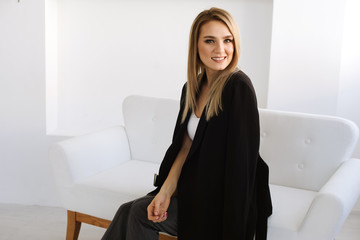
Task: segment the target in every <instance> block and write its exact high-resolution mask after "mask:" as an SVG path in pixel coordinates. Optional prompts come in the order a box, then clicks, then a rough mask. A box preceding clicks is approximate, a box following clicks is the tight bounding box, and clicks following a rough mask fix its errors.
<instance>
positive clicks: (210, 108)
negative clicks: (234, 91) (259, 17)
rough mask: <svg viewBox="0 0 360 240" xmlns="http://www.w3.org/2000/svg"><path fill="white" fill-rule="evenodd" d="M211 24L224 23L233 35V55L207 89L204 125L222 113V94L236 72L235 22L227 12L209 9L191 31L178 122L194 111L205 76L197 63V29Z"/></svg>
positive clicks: (195, 22) (198, 17) (237, 58)
mask: <svg viewBox="0 0 360 240" xmlns="http://www.w3.org/2000/svg"><path fill="white" fill-rule="evenodd" d="M214 20H215V21H220V22H222V23H224V24H225V25H226V26H227V27H228V29H229V31H230V32H231V34H232V35H233V39H234V40H233V44H234V53H233V58H232V61H231V62H230V64H229V65H228V66H227V67H226V68H225V69H224V70H221V71H219V72H218V74H217V76H216V77H215V80H214V81H213V82H212V85H211V86H210V92H209V98H208V101H207V104H206V107H205V108H206V112H205V113H206V120H207V121H209V120H210V118H211V117H213V116H214V115H218V114H219V112H220V111H221V110H222V103H221V96H222V91H223V89H224V86H225V84H226V82H227V80H228V79H229V77H230V76H231V74H232V73H233V72H234V71H235V70H236V69H237V63H238V60H239V55H240V34H239V29H238V26H237V24H236V22H235V20H234V19H233V17H232V16H231V15H230V14H229V13H228V12H227V11H225V10H223V9H219V8H211V9H209V10H205V11H203V12H201V13H200V14H199V15H198V16H197V17H196V18H195V20H194V22H193V24H192V26H191V31H190V37H189V55H188V69H187V90H186V100H185V108H184V112H183V115H182V120H181V122H184V121H185V119H186V116H187V114H188V112H189V111H193V110H195V108H196V98H197V95H198V93H199V91H200V85H201V79H202V77H203V76H204V73H205V66H204V64H203V63H202V61H201V60H200V57H199V53H198V40H199V34H200V29H201V27H202V26H203V25H204V24H205V23H207V22H209V21H214Z"/></svg>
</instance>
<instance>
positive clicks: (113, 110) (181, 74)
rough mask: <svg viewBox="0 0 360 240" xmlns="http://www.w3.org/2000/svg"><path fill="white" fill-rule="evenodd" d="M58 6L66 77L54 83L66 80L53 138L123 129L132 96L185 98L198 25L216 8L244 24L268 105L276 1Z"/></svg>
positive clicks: (251, 62) (249, 62)
mask: <svg viewBox="0 0 360 240" xmlns="http://www.w3.org/2000/svg"><path fill="white" fill-rule="evenodd" d="M48 1H49V2H50V1H52V2H53V1H54V0H48ZM57 3H58V12H57V14H58V22H57V23H56V22H55V21H54V26H53V27H50V28H49V29H50V31H53V30H54V29H57V34H58V38H57V40H58V51H57V52H58V58H57V61H58V62H57V67H58V69H57V73H58V74H57V77H54V78H51V76H50V75H49V76H50V77H49V79H47V80H49V81H53V80H54V79H55V78H57V81H58V83H57V85H56V86H57V87H58V91H57V96H58V97H57V103H56V100H54V99H53V101H51V102H53V103H54V104H53V105H54V107H50V108H49V109H50V110H54V109H57V112H53V113H52V114H49V115H50V117H49V118H48V126H49V128H48V133H50V134H55V135H61V134H64V135H78V134H82V133H85V132H88V131H93V130H94V129H98V128H103V127H107V126H112V125H117V124H121V123H122V122H123V119H122V107H121V104H122V101H123V99H124V98H125V97H126V96H127V95H130V94H141V95H150V96H157V97H168V98H177V99H178V98H179V97H180V91H181V88H182V85H183V84H184V83H185V81H186V67H187V51H188V35H189V31H190V27H191V23H192V21H193V19H194V18H195V17H196V15H197V14H198V13H199V12H200V11H202V10H204V9H207V8H210V7H212V6H217V7H221V8H225V9H227V10H228V11H230V12H231V13H232V14H233V15H234V17H235V18H236V20H237V22H238V23H239V26H240V31H241V36H242V55H241V60H240V67H242V68H243V69H244V71H245V72H246V73H247V74H248V75H249V76H250V77H251V78H252V79H253V82H254V85H255V88H256V90H257V92H258V100H259V105H260V106H262V107H265V106H266V101H267V82H268V74H269V61H270V39H271V18H272V1H268V0H252V1H249V0H239V1H232V0H227V1H220V0H217V1H214V0H198V1H174V0H169V1H162V0H154V1H141V0H137V1H113V0H109V1H106V2H104V1H101V0H62V1H57ZM52 16H53V15H52ZM47 31H48V30H47ZM49 39H50V38H49ZM51 41H52V42H53V41H54V40H53V39H51ZM49 86H54V84H49ZM54 96H55V94H53V95H51V96H50V97H54ZM49 102H50V101H49V99H48V103H49Z"/></svg>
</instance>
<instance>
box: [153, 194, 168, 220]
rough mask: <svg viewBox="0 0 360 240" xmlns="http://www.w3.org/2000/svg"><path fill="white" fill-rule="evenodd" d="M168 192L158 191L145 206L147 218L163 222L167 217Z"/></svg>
mask: <svg viewBox="0 0 360 240" xmlns="http://www.w3.org/2000/svg"><path fill="white" fill-rule="evenodd" d="M170 196H171V195H169V194H166V193H164V192H163V191H160V192H159V193H158V194H157V195H156V196H155V198H154V199H153V200H152V201H151V203H150V205H149V206H148V207H147V213H148V219H149V220H150V221H153V222H155V223H156V222H163V221H165V220H166V218H167V209H168V207H169V205H170Z"/></svg>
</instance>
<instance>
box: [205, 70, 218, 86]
mask: <svg viewBox="0 0 360 240" xmlns="http://www.w3.org/2000/svg"><path fill="white" fill-rule="evenodd" d="M216 74H217V71H212V70H206V82H207V83H208V85H209V86H211V85H212V83H213V81H214V80H215V76H216Z"/></svg>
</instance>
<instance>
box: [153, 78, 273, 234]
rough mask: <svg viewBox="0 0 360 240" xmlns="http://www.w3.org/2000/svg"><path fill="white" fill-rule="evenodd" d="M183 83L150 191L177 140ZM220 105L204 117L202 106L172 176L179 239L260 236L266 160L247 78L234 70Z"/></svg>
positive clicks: (266, 199)
mask: <svg viewBox="0 0 360 240" xmlns="http://www.w3.org/2000/svg"><path fill="white" fill-rule="evenodd" d="M185 96H186V84H185V85H184V88H183V90H182V95H181V100H180V112H179V115H178V118H177V122H176V126H175V131H174V135H173V140H172V144H171V145H170V147H169V149H168V150H167V152H166V154H165V157H164V159H163V162H162V163H161V166H160V170H159V176H158V178H157V180H156V186H158V188H157V189H156V190H155V191H153V192H152V193H153V194H156V193H157V192H158V191H159V190H160V188H161V186H162V184H163V183H164V181H165V179H166V178H167V176H168V173H169V171H170V169H171V166H172V164H173V162H174V160H175V158H176V156H177V154H178V152H179V150H180V148H181V146H182V140H183V136H184V133H185V131H187V124H188V121H189V117H190V114H191V113H189V114H188V115H187V117H186V120H185V122H184V123H181V117H182V113H183V110H184V106H185ZM222 106H223V110H222V111H221V112H220V113H219V115H218V116H215V117H212V118H211V119H210V120H209V121H206V116H205V111H204V112H203V113H202V116H201V118H200V121H199V125H198V128H197V130H196V134H195V137H194V140H193V143H192V146H191V149H190V152H189V154H188V156H187V159H186V162H185V164H184V166H183V168H182V172H181V175H180V178H179V181H178V239H179V240H195V239H207V240H220V239H222V240H232V239H233V240H235V239H236V240H253V237H254V235H255V234H256V239H257V240H264V239H266V235H267V219H268V216H270V215H271V213H272V205H271V198H270V191H269V185H268V174H269V170H268V166H267V165H266V163H265V162H264V161H263V160H262V159H261V157H260V155H259V144H260V139H259V138H260V131H259V114H258V109H257V102H256V96H255V91H254V88H253V86H252V83H251V81H250V79H249V78H248V77H247V76H246V75H245V74H244V73H243V72H242V71H237V72H235V73H233V74H232V76H231V77H230V78H229V79H228V81H227V83H226V85H225V87H224V90H223V93H222Z"/></svg>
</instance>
